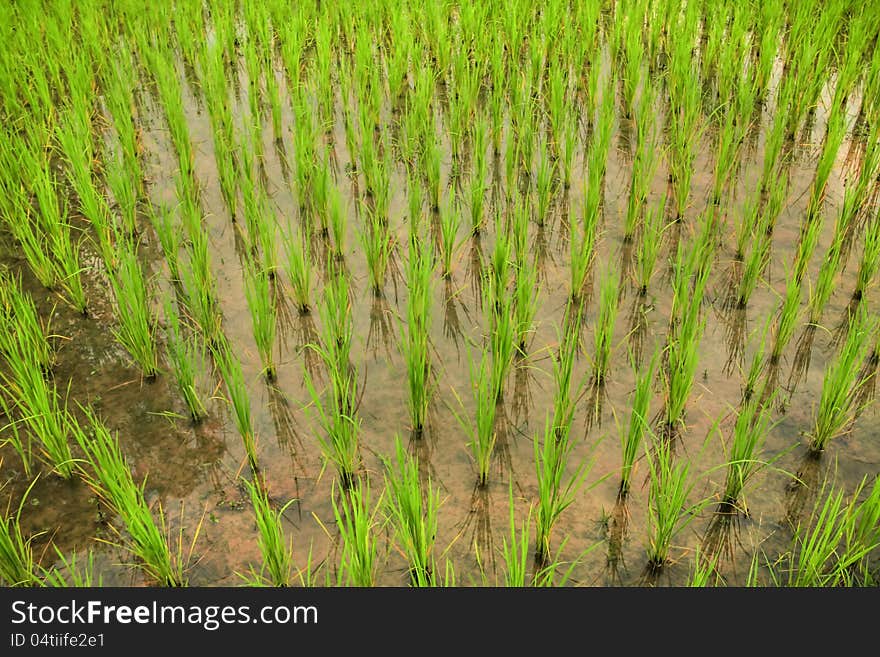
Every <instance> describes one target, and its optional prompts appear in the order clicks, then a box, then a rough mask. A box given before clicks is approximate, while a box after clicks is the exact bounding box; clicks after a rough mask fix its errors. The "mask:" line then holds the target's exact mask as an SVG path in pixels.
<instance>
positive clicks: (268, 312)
mask: <svg viewBox="0 0 880 657" xmlns="http://www.w3.org/2000/svg"><path fill="white" fill-rule="evenodd" d="M244 278H245V288H244V289H245V297H246V298H247V303H248V309H249V310H250V313H251V322H252V325H253V332H254V341H255V342H256V344H257V351H258V352H259V353H260V360H261V361H262V363H263V374H264V375H265V377H266V380H267V381H269V382H270V383H271V382H272V381H274V380H275V379H276V378H277V376H278V374H277V370H276V366H275V333H276V328H277V315H278V309H277V308H276V306H275V295H274V294H273V293H272V282H271V281H270V280H269V273H268V272H267V271H266V270H265V269H263V268H262V267H261V266H260V265H258V264H256V263H250V262H248V263H246V264H245V266H244Z"/></svg>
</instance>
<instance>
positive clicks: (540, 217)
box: [535, 144, 556, 225]
mask: <svg viewBox="0 0 880 657" xmlns="http://www.w3.org/2000/svg"><path fill="white" fill-rule="evenodd" d="M555 176H556V164H555V162H553V161H551V159H550V157H549V156H548V154H547V147H546V144H545V145H542V146H541V148H540V149H539V155H538V168H537V171H536V173H535V194H536V198H537V205H536V218H537V222H538V225H544V224H545V223H546V221H547V213H548V211H549V209H550V201H551V200H552V198H553V180H554V178H555Z"/></svg>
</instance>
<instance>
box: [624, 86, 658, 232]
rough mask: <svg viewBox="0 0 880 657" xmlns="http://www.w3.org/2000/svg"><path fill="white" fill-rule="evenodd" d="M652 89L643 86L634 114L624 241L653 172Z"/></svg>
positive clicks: (633, 225) (633, 227) (640, 213)
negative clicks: (630, 173)
mask: <svg viewBox="0 0 880 657" xmlns="http://www.w3.org/2000/svg"><path fill="white" fill-rule="evenodd" d="M653 112H654V87H653V86H652V85H651V84H649V83H647V82H646V83H645V88H644V90H643V92H642V100H641V103H640V105H639V109H638V113H637V115H636V153H635V156H634V157H633V163H632V175H631V176H630V189H629V200H628V201H627V208H626V220H625V224H624V234H623V239H624V242H631V241H633V239H634V238H635V233H636V229H637V227H638V225H639V222H640V220H641V219H642V216H643V214H644V207H645V204H646V202H647V199H648V192H649V191H650V187H651V180H652V179H653V177H654V172H655V171H656V169H657V163H658V159H657V156H656V149H655V145H654V113H653Z"/></svg>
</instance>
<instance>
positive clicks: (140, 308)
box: [109, 238, 159, 379]
mask: <svg viewBox="0 0 880 657" xmlns="http://www.w3.org/2000/svg"><path fill="white" fill-rule="evenodd" d="M116 246H117V249H116V252H117V255H116V265H117V266H116V268H115V270H113V271H111V272H109V275H110V286H111V287H112V288H113V295H114V297H115V299H116V309H117V320H118V322H119V324H118V327H117V328H114V329H113V336H114V337H115V338H116V340H117V341H118V342H119V343H120V344H121V345H122V346H123V347H125V349H126V351H127V352H128V353H129V355H130V356H131V357H132V359H133V360H134V361H135V362H136V363H137V364H138V366H139V367H140V369H141V372H142V373H143V375H144V377H146V378H147V379H152V378H154V377H155V376H156V375H157V374H158V373H159V349H158V345H157V344H156V329H157V325H158V319H157V317H156V315H155V312H154V311H153V305H152V299H151V296H152V295H151V293H150V284H149V282H148V280H147V279H146V278H145V276H144V271H143V268H142V266H141V263H140V261H139V260H138V256H137V245H136V244H135V242H134V241H133V240H132V239H130V238H123V239H121V240H120V241H119V242H117V245H116Z"/></svg>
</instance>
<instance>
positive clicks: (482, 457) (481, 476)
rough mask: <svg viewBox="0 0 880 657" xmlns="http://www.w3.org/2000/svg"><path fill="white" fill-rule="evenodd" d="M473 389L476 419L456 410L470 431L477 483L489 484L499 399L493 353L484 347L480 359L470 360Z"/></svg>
mask: <svg viewBox="0 0 880 657" xmlns="http://www.w3.org/2000/svg"><path fill="white" fill-rule="evenodd" d="M470 381H471V391H472V393H473V396H474V409H475V410H474V419H473V420H472V421H470V420H465V419H464V418H463V417H462V416H461V415H459V414H457V413H456V417H457V418H458V421H459V423H460V424H461V425H462V427H463V428H464V429H465V430H466V431H467V432H468V433H470V440H469V441H468V447H470V449H471V453H472V454H473V457H474V462H475V464H476V466H477V487H478V488H485V487H486V486H488V485H489V470H490V466H491V464H492V453H493V451H494V449H495V442H496V438H497V434H496V432H495V413H496V410H497V406H498V405H497V403H496V397H495V390H494V386H493V381H492V368H491V364H490V356H489V354H488V353H487V352H485V351H483V352H482V354H481V356H480V358H479V360H477V359H471V360H470Z"/></svg>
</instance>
